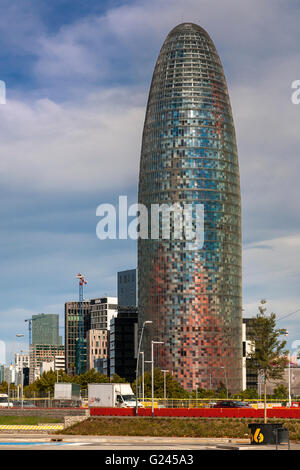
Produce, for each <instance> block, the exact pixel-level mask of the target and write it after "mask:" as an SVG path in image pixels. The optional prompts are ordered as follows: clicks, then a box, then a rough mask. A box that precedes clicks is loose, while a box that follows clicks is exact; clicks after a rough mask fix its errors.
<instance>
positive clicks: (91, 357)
mask: <svg viewBox="0 0 300 470" xmlns="http://www.w3.org/2000/svg"><path fill="white" fill-rule="evenodd" d="M108 354H109V330H89V331H88V332H87V369H88V370H90V369H95V370H97V369H100V368H101V365H100V364H101V363H100V362H99V361H98V360H99V359H107V357H108Z"/></svg>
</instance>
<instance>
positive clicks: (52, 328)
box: [32, 313, 62, 345]
mask: <svg viewBox="0 0 300 470" xmlns="http://www.w3.org/2000/svg"><path fill="white" fill-rule="evenodd" d="M32 344H48V345H50V344H62V340H61V337H60V336H59V316H58V315H56V314H45V313H41V314H38V315H32Z"/></svg>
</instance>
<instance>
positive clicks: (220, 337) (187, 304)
mask: <svg viewBox="0 0 300 470" xmlns="http://www.w3.org/2000/svg"><path fill="white" fill-rule="evenodd" d="M139 203H142V204H144V205H145V206H146V207H147V208H148V212H150V208H151V205H153V204H160V205H161V204H168V205H173V204H174V203H179V204H180V205H181V207H183V205H184V204H191V205H192V207H193V213H192V214H193V224H194V225H193V226H195V224H196V223H197V221H196V219H195V211H194V209H195V207H196V205H199V204H203V206H204V244H202V245H201V244H199V245H198V247H197V249H195V247H194V248H191V243H189V242H188V241H187V240H186V239H185V238H184V235H183V237H182V239H178V237H177V238H176V239H175V237H174V238H172V235H171V238H170V239H167V238H162V236H161V238H158V239H155V238H154V239H152V238H151V237H150V238H148V239H146V238H145V239H139V244H138V292H139V310H140V319H139V322H140V325H139V326H140V328H141V326H142V324H143V322H144V321H146V320H151V321H152V322H153V323H152V325H146V327H145V331H144V337H143V338H144V340H143V349H144V351H145V354H146V356H148V357H146V356H145V359H146V360H149V359H150V344H151V343H150V342H151V340H155V341H164V345H163V346H161V345H155V346H154V351H155V356H154V358H155V367H158V368H161V369H168V370H169V371H170V372H172V373H173V376H174V377H175V378H176V379H177V380H178V381H179V382H180V383H181V385H182V386H184V387H185V388H186V389H189V390H191V389H195V388H196V387H198V386H199V387H204V388H214V389H215V388H217V387H218V386H219V383H220V382H223V383H224V384H225V385H226V384H228V388H229V389H230V390H232V391H239V390H241V388H242V367H241V366H242V298H241V203H240V180H239V167H238V155H237V147H236V139H235V130H234V124H233V118H232V112H231V106H230V100H229V96H228V90H227V85H226V80H225V76H224V72H223V68H222V64H221V61H220V58H219V56H218V53H217V51H216V48H215V46H214V44H213V42H212V40H211V39H210V37H209V35H208V34H207V32H206V31H205V30H204V29H202V28H201V27H199V26H197V25H195V24H192V23H184V24H181V25H179V26H177V27H175V28H174V29H173V30H172V31H171V32H170V33H169V35H168V36H167V38H166V40H165V42H164V44H163V46H162V49H161V51H160V54H159V57H158V60H157V63H156V66H155V70H154V74H153V78H152V83H151V88H150V93H149V98H148V105H147V111H146V118H145V124H144V132H143V142H142V153H141V162H140V179H139ZM203 206H202V207H203ZM171 220H173V225H174V223H175V222H174V219H172V217H171ZM149 221H150V216H149ZM161 222H162V219H160V223H161ZM171 227H172V224H171Z"/></svg>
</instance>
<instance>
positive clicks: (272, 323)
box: [249, 299, 288, 423]
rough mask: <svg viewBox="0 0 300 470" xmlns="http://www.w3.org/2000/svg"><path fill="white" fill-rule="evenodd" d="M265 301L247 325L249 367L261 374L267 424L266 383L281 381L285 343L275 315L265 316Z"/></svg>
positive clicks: (285, 360) (262, 301)
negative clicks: (251, 342)
mask: <svg viewBox="0 0 300 470" xmlns="http://www.w3.org/2000/svg"><path fill="white" fill-rule="evenodd" d="M265 304H266V300H265V299H263V300H261V302H260V305H259V307H258V314H257V315H256V317H254V318H253V319H252V321H251V322H250V324H249V338H250V340H251V341H253V344H254V346H255V347H254V351H253V352H252V353H251V354H249V366H250V367H251V369H252V370H255V371H256V372H257V373H260V374H261V377H262V380H263V384H264V422H265V423H266V422H267V402H266V398H267V381H268V380H273V381H277V380H280V379H282V376H283V372H284V368H285V366H286V364H287V353H288V352H287V351H286V350H285V346H286V341H282V340H280V336H281V335H282V334H283V330H282V329H276V315H275V313H271V314H270V315H269V316H267V315H266V310H267V309H266V307H265Z"/></svg>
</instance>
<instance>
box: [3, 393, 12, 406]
mask: <svg viewBox="0 0 300 470" xmlns="http://www.w3.org/2000/svg"><path fill="white" fill-rule="evenodd" d="M13 406H14V404H13V402H11V401H10V400H9V399H8V395H7V394H6V393H0V408H12V407H13Z"/></svg>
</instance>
